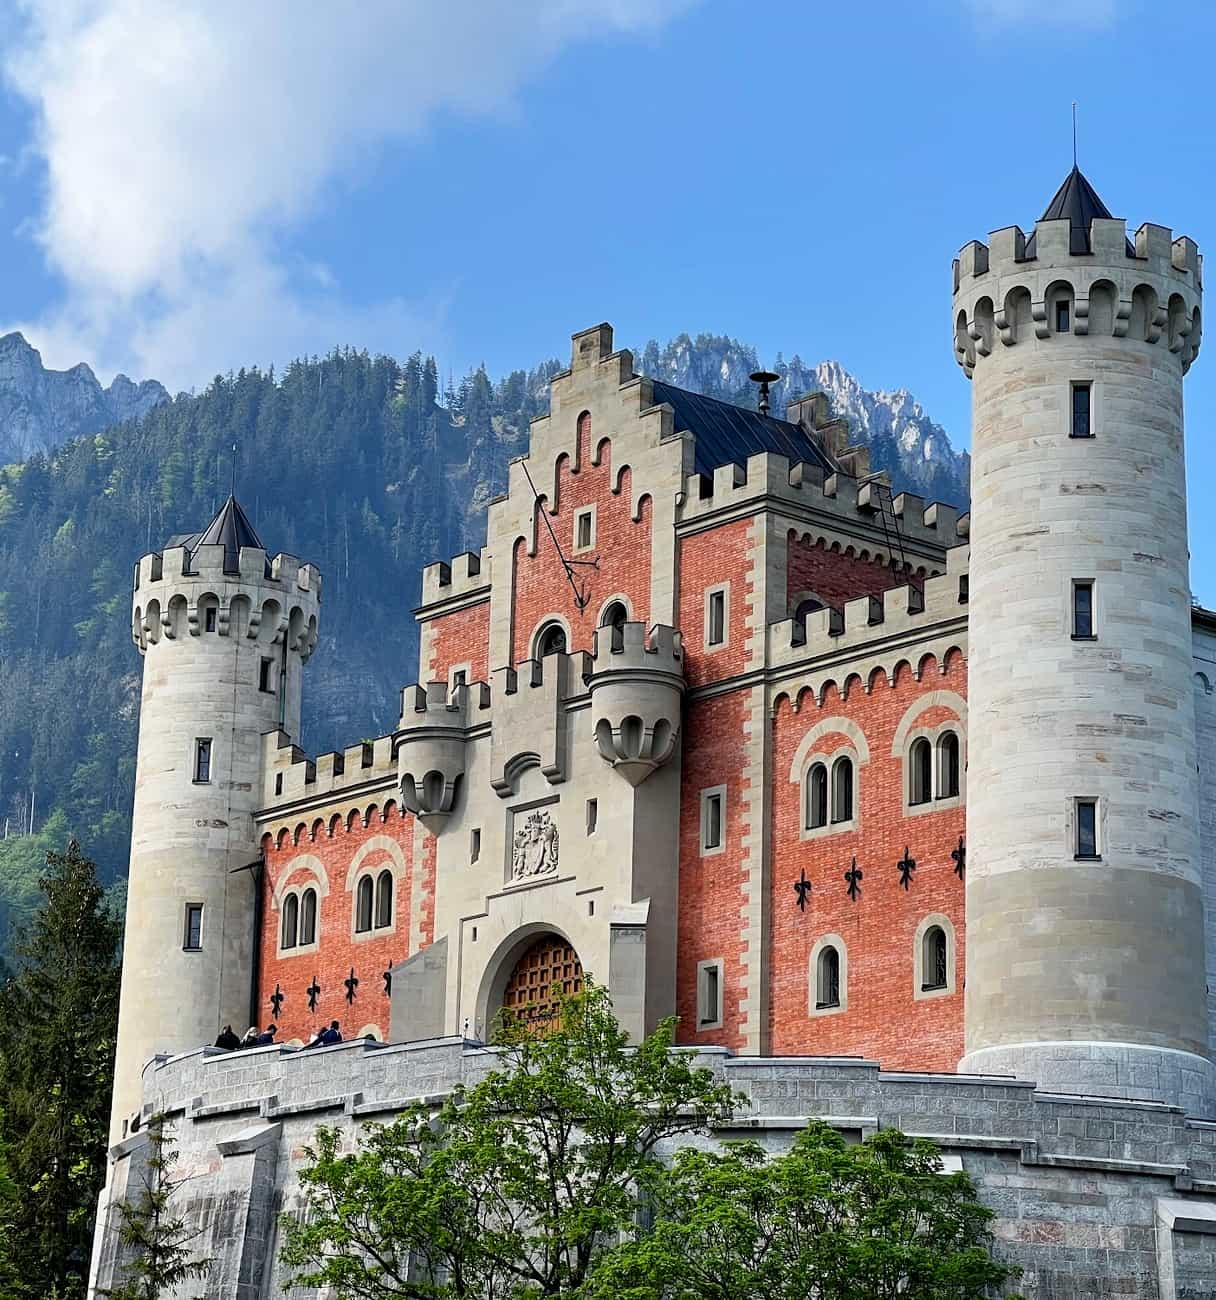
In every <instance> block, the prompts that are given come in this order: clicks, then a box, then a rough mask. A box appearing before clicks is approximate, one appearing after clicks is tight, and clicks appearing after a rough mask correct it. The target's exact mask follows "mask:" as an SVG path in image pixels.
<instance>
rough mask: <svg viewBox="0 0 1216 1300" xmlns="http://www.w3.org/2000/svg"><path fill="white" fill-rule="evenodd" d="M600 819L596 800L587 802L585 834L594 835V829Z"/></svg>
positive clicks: (598, 805)
mask: <svg viewBox="0 0 1216 1300" xmlns="http://www.w3.org/2000/svg"><path fill="white" fill-rule="evenodd" d="M599 818H600V804H599V800H598V799H588V800H587V834H588V835H594V834H595V827H596V824H597V823H598V821H599Z"/></svg>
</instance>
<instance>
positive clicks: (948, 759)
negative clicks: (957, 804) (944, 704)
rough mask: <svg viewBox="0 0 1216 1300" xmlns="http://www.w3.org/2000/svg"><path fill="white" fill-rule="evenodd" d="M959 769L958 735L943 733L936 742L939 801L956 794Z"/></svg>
mask: <svg viewBox="0 0 1216 1300" xmlns="http://www.w3.org/2000/svg"><path fill="white" fill-rule="evenodd" d="M961 767H962V763H961V762H960V755H959V743H958V735H957V733H955V732H953V731H943V732H942V734H941V736H940V737H939V739H938V742H937V797H938V798H939V799H953V798H955V796H956V795H957V794H958V792H959V776H960V771H959V769H960V768H961Z"/></svg>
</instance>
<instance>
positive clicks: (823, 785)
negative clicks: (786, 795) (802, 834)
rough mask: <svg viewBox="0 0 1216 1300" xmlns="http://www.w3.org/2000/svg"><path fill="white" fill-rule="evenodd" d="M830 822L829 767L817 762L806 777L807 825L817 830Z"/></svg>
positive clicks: (810, 828)
mask: <svg viewBox="0 0 1216 1300" xmlns="http://www.w3.org/2000/svg"><path fill="white" fill-rule="evenodd" d="M827 824H828V769H827V764H826V763H816V764H815V765H814V767H812V768H811V770H810V772H809V773H807V778H806V827H807V830H812V831H813V830H817V829H818V828H819V827H820V826H826V825H827Z"/></svg>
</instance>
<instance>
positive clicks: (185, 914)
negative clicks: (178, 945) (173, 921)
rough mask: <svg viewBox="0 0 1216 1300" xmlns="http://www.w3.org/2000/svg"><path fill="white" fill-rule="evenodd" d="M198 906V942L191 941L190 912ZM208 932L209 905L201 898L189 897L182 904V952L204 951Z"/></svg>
mask: <svg viewBox="0 0 1216 1300" xmlns="http://www.w3.org/2000/svg"><path fill="white" fill-rule="evenodd" d="M195 908H198V943H197V944H191V942H190V913H191V912H192V911H193V910H194V909H195ZM206 933H207V905H206V903H204V902H203V900H202V899H201V898H187V899H186V900H185V902H184V903H183V904H182V952H202V951H203V948H204V946H205V945H204V942H203V940H204V939H205V937H206Z"/></svg>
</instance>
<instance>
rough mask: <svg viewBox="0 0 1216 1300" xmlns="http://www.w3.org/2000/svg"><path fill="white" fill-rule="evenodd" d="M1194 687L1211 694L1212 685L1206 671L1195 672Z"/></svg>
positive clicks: (1205, 693)
mask: <svg viewBox="0 0 1216 1300" xmlns="http://www.w3.org/2000/svg"><path fill="white" fill-rule="evenodd" d="M1195 689H1196V690H1197V691H1202V692H1203V693H1204V695H1211V693H1212V690H1213V687H1212V682H1211V680H1210V678H1209V677H1208V675H1207V673H1203V672H1197V673H1196V674H1195Z"/></svg>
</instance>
